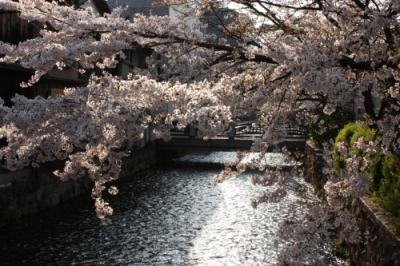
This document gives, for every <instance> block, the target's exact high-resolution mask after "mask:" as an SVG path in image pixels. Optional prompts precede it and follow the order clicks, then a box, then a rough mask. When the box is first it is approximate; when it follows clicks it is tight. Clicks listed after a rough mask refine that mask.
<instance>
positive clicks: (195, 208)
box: [0, 154, 333, 265]
mask: <svg viewBox="0 0 400 266" xmlns="http://www.w3.org/2000/svg"><path fill="white" fill-rule="evenodd" d="M210 156H211V157H214V158H221V155H219V156H215V154H214V155H210ZM224 156H225V155H224ZM226 156H231V157H232V154H227V155H226ZM211 157H210V158H211ZM222 157H223V156H222ZM202 158H203V157H202ZM232 158H233V157H232ZM203 160H204V158H203ZM218 173H219V171H218V170H212V169H210V170H204V169H196V168H175V169H171V168H162V169H158V170H156V171H155V172H153V173H151V174H146V175H143V176H140V177H135V178H132V179H127V178H126V179H125V180H124V181H122V182H121V183H120V184H119V189H120V193H119V194H118V195H117V196H116V197H115V198H113V200H112V202H111V203H112V206H113V207H114V215H113V217H112V222H111V224H108V225H104V224H102V223H100V222H99V220H97V219H96V218H95V215H94V211H93V208H92V206H91V204H88V203H89V202H86V203H85V204H82V203H80V204H78V205H77V206H75V205H74V206H73V207H71V206H65V207H61V208H59V209H58V210H57V211H55V213H52V212H50V213H47V214H43V215H38V216H35V217H33V218H32V219H31V220H30V221H28V222H27V223H25V224H24V225H20V226H17V227H8V228H6V229H2V230H1V231H0V234H1V235H0V241H1V242H0V264H1V265H274V264H275V263H276V262H277V257H278V254H279V252H281V251H282V250H284V249H285V248H286V247H287V246H288V245H289V243H288V242H286V241H285V240H283V239H281V238H279V236H278V234H277V232H278V230H279V225H280V223H281V222H282V221H284V220H285V219H288V218H301V217H302V216H304V215H305V214H306V213H307V209H308V208H309V206H310V204H312V203H313V202H314V201H315V200H316V199H315V198H314V196H313V193H312V191H311V189H310V187H309V186H308V185H307V184H306V183H304V182H303V181H302V179H301V178H297V177H293V178H292V179H291V180H290V182H289V183H288V194H287V195H286V196H285V197H284V198H283V199H282V200H281V201H279V202H276V203H268V204H261V205H259V206H258V207H257V208H255V209H254V208H252V206H251V200H252V199H255V198H256V197H258V196H261V195H262V194H263V193H264V192H265V189H266V188H264V187H259V186H254V185H252V184H251V182H249V178H250V176H251V175H253V174H254V173H251V174H250V173H245V174H242V175H240V176H234V177H231V178H229V179H228V180H226V181H224V182H222V183H220V184H218V185H213V184H212V180H213V177H214V176H215V175H217V174H218ZM321 246H322V245H321ZM327 261H331V262H332V259H330V260H327ZM332 263H333V262H332Z"/></svg>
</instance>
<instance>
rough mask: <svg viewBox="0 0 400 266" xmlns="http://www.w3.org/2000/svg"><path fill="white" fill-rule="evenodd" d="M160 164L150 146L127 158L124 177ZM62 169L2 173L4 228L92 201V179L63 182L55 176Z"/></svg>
mask: <svg viewBox="0 0 400 266" xmlns="http://www.w3.org/2000/svg"><path fill="white" fill-rule="evenodd" d="M156 161H157V159H156V149H155V146H154V144H149V145H147V146H146V147H143V148H141V149H139V150H137V151H136V152H135V153H134V154H132V155H131V156H130V157H127V158H125V160H124V162H123V164H122V165H123V167H122V172H121V177H128V176H132V175H133V174H135V173H137V172H140V171H143V170H145V169H148V168H150V167H152V166H154V165H155V164H156ZM62 167H63V162H55V163H48V164H44V165H42V166H40V167H39V168H27V169H23V170H20V171H16V172H8V171H4V170H0V171H1V172H0V227H1V226H3V225H5V224H8V223H14V222H16V221H18V220H19V219H20V218H21V217H22V216H25V215H29V214H33V213H36V212H39V211H42V210H45V209H47V208H50V207H54V206H56V205H58V204H60V203H62V202H66V201H68V200H70V199H73V198H75V197H78V196H80V195H82V194H85V193H86V194H88V197H89V195H90V191H91V187H92V184H91V181H90V179H89V178H85V177H84V178H79V179H78V180H69V181H66V182H62V181H60V180H59V178H58V177H56V176H55V175H53V171H54V170H56V169H62Z"/></svg>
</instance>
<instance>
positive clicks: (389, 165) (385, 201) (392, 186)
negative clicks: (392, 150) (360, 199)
mask: <svg viewBox="0 0 400 266" xmlns="http://www.w3.org/2000/svg"><path fill="white" fill-rule="evenodd" d="M381 168H382V179H381V183H380V186H379V190H378V191H377V193H375V195H376V196H377V198H378V203H379V204H380V205H381V206H382V207H383V208H384V209H385V210H387V211H388V212H390V213H391V214H392V216H393V220H394V223H395V226H396V229H397V231H398V232H399V233H400V159H399V158H398V157H397V156H395V155H393V154H391V155H387V156H385V158H384V159H383V160H382V167H381Z"/></svg>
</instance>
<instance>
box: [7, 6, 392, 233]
mask: <svg viewBox="0 0 400 266" xmlns="http://www.w3.org/2000/svg"><path fill="white" fill-rule="evenodd" d="M158 4H160V5H169V6H171V7H178V8H177V9H178V10H179V12H177V15H176V16H175V17H159V16H154V15H149V16H144V15H140V14H138V15H135V16H134V17H133V18H132V19H131V20H127V19H125V18H122V17H121V13H122V12H123V9H122V8H115V9H113V10H112V11H111V12H101V14H99V13H98V12H94V11H93V10H90V9H82V8H78V7H76V6H69V5H65V4H62V3H61V4H60V3H59V2H55V1H44V0H20V1H18V2H14V1H11V0H3V1H1V2H0V9H7V10H16V11H18V12H19V13H20V17H21V18H23V19H26V20H29V21H37V22H40V23H41V24H42V25H43V29H42V30H41V31H40V36H39V37H37V38H34V39H31V40H27V41H24V42H21V43H19V44H18V45H10V44H7V43H0V54H1V55H2V57H1V59H0V60H1V62H4V63H18V64H20V65H21V66H23V67H25V68H30V69H34V70H35V73H34V75H33V76H32V77H31V79H30V80H29V82H27V83H24V84H22V85H23V86H30V85H31V84H34V83H35V82H37V81H38V80H39V79H40V78H41V77H42V76H43V75H44V74H46V73H47V72H48V71H50V70H52V69H54V68H59V69H63V68H65V67H73V68H75V69H77V70H78V71H80V72H81V73H86V74H87V75H88V76H89V77H90V78H89V81H88V84H87V85H86V86H83V87H81V88H67V89H65V93H64V95H62V96H58V97H54V98H49V99H42V98H35V99H26V98H24V97H22V96H16V97H15V98H14V99H13V102H14V105H13V106H12V107H6V106H3V105H2V106H0V122H1V123H0V137H2V138H5V139H6V141H7V145H6V146H4V147H2V148H1V149H0V158H2V159H3V160H4V162H5V166H6V167H7V168H8V169H10V170H17V169H21V168H23V167H26V166H29V165H31V166H38V165H39V164H40V163H44V162H48V161H53V160H66V163H65V167H64V169H63V171H57V172H56V174H57V175H58V176H60V177H61V178H62V179H68V178H78V177H82V176H85V175H88V176H89V177H90V178H91V179H92V180H93V181H94V182H95V187H94V189H93V193H92V194H93V198H94V199H95V202H96V212H97V215H98V217H100V218H105V217H106V216H108V215H110V214H112V208H111V207H110V206H108V204H107V203H106V202H105V201H104V200H103V199H102V197H101V194H102V192H103V191H104V190H105V189H106V187H107V183H108V182H109V181H112V180H115V179H117V178H118V175H119V172H120V168H121V160H122V158H123V157H125V156H127V155H128V152H129V151H131V150H132V149H134V147H133V143H134V141H135V140H136V139H138V138H140V136H141V134H142V132H143V129H144V128H145V127H146V126H147V125H148V124H149V123H152V124H153V125H154V126H155V135H156V137H157V138H168V135H169V128H170V126H171V123H172V121H173V120H175V121H179V124H178V126H179V127H181V128H183V127H185V126H186V125H187V124H190V123H191V122H193V121H198V123H199V132H200V134H201V135H202V136H204V137H211V136H213V135H215V134H217V133H219V132H221V131H223V130H224V129H225V128H227V127H228V126H229V123H230V122H231V121H232V120H234V119H236V118H238V117H241V116H244V115H248V114H251V113H257V116H258V119H259V121H260V122H261V124H262V125H263V127H264V128H265V131H266V133H265V135H264V136H263V141H264V142H267V143H270V144H273V143H274V142H276V141H277V140H278V139H279V137H280V136H279V134H277V132H279V131H277V130H276V129H277V128H278V127H279V126H280V125H282V124H283V125H285V124H294V125H300V124H303V125H304V124H305V125H311V124H312V125H315V128H317V132H316V133H317V134H324V132H326V131H327V130H329V129H331V127H337V124H333V125H331V124H328V123H327V118H329V117H332V116H334V115H335V114H337V113H338V112H340V111H341V110H347V111H349V112H351V113H356V114H357V113H359V111H361V113H363V115H358V117H356V119H357V120H360V121H361V122H362V123H364V124H366V125H369V126H371V127H373V128H375V129H376V131H377V132H378V135H379V138H377V139H376V140H374V141H369V142H365V141H364V142H363V140H362V139H361V140H360V142H359V143H358V145H359V148H360V149H368V150H379V151H380V152H382V153H389V152H397V151H398V150H399V147H400V129H399V127H400V115H399V111H400V85H399V81H400V72H399V63H400V54H399V48H400V47H399V46H400V23H399V15H400V2H399V1H397V0H304V1H295V0H286V1H283V0H252V1H250V0H232V1H212V0H192V1H187V0H160V1H159V2H158ZM225 7H230V8H232V9H233V10H234V12H231V13H228V14H227V16H231V18H232V19H226V18H225V17H221V16H219V15H218V14H220V13H219V10H221V8H225ZM204 14H214V15H215V16H216V18H217V21H218V25H217V27H218V32H219V34H217V35H218V36H217V35H215V34H214V35H213V34H210V33H208V32H207V30H204V29H206V28H207V27H208V26H210V25H205V23H206V22H207V21H204ZM214 26H215V25H214ZM135 45H136V46H140V47H145V48H151V49H152V50H153V54H152V55H151V56H150V57H149V58H148V59H147V68H146V69H135V70H134V71H133V72H132V73H131V74H130V76H129V77H128V78H127V79H123V78H120V77H116V76H113V75H111V74H109V73H108V70H109V69H110V68H113V67H115V66H116V65H117V63H118V60H119V59H121V58H123V57H124V53H123V51H124V50H125V49H130V48H132V47H133V46H135ZM171 106H172V108H171ZM322 145H324V147H325V151H326V153H327V157H326V159H327V161H328V165H329V161H330V160H331V157H332V156H331V154H332V152H333V149H334V148H333V145H332V143H331V144H330V143H329V139H327V140H324V143H322ZM256 147H257V148H259V149H265V146H264V145H261V144H260V143H258V144H257V145H256ZM132 152H135V151H134V150H133V151H132ZM343 153H344V154H346V152H345V151H344V150H343ZM347 154H348V157H349V164H348V165H349V167H348V169H347V170H346V171H342V172H341V173H337V172H335V171H332V169H333V167H330V168H329V167H328V168H327V170H326V174H327V176H328V179H329V180H328V183H327V185H326V186H325V188H326V190H325V192H326V195H327V202H326V206H327V207H326V208H327V209H324V215H316V216H317V217H318V216H319V218H321V219H325V220H326V221H328V220H331V216H330V213H331V211H335V210H342V212H341V213H342V215H341V216H337V218H336V222H335V224H336V227H341V228H342V229H344V232H350V231H351V232H352V234H353V233H354V236H353V237H352V238H353V239H354V240H356V239H358V238H359V237H358V236H357V233H355V232H356V230H355V229H354V230H353V225H354V222H353V221H352V219H351V215H350V214H349V213H348V212H347V211H346V210H345V209H346V208H345V206H346V204H347V203H348V202H349V199H351V198H353V197H359V196H362V195H363V193H365V191H366V189H367V187H368V177H366V175H365V165H366V164H368V161H369V160H372V159H371V158H372V157H368V156H362V155H360V154H370V152H368V153H360V154H358V155H351V154H350V153H347ZM267 173H270V172H269V171H268V172H267ZM280 183H282V184H284V182H280ZM110 192H111V193H112V194H115V192H116V190H115V189H114V188H112V189H111V190H110ZM278 192H279V193H276V194H277V195H281V194H282V191H281V190H279V191H278ZM269 198H273V197H269ZM315 212H316V213H320V212H321V209H318V210H316V211H315ZM311 222H312V221H310V224H309V226H308V228H309V229H310V228H314V229H315V230H311V229H310V230H308V231H309V232H316V231H317V229H318V228H319V227H315V223H318V222H320V220H315V219H314V221H313V222H314V223H313V226H314V227H312V226H311ZM318 230H319V229H318ZM324 232H327V230H325V231H324ZM324 232H320V234H321V235H323V234H325V233H324Z"/></svg>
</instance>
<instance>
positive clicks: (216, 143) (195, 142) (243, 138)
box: [156, 121, 306, 153]
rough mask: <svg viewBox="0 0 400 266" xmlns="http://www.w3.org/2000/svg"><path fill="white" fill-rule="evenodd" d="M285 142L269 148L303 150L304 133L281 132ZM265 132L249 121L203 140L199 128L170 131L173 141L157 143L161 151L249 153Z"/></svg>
mask: <svg viewBox="0 0 400 266" xmlns="http://www.w3.org/2000/svg"><path fill="white" fill-rule="evenodd" d="M280 131H281V136H282V140H281V141H280V142H278V143H276V144H275V145H273V146H272V147H269V149H270V150H271V151H272V150H274V149H280V148H283V147H286V148H288V149H289V150H291V151H294V150H304V148H305V141H306V137H305V131H304V130H303V129H298V128H296V129H295V128H282V129H280ZM263 134H264V129H263V128H262V127H261V126H260V125H259V124H257V123H254V122H251V121H247V122H242V123H238V124H236V125H234V126H232V127H230V128H229V129H228V130H227V131H226V132H224V134H221V135H218V136H216V137H214V138H211V139H207V140H204V139H203V138H200V137H198V135H197V129H196V128H193V127H192V128H191V127H188V128H186V129H185V130H178V129H171V137H172V138H171V140H170V141H168V142H165V141H162V140H158V141H157V142H156V144H157V148H158V150H159V151H161V152H178V153H186V152H209V151H234V150H250V148H251V146H252V145H253V143H254V141H255V140H257V139H261V138H262V136H263Z"/></svg>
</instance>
